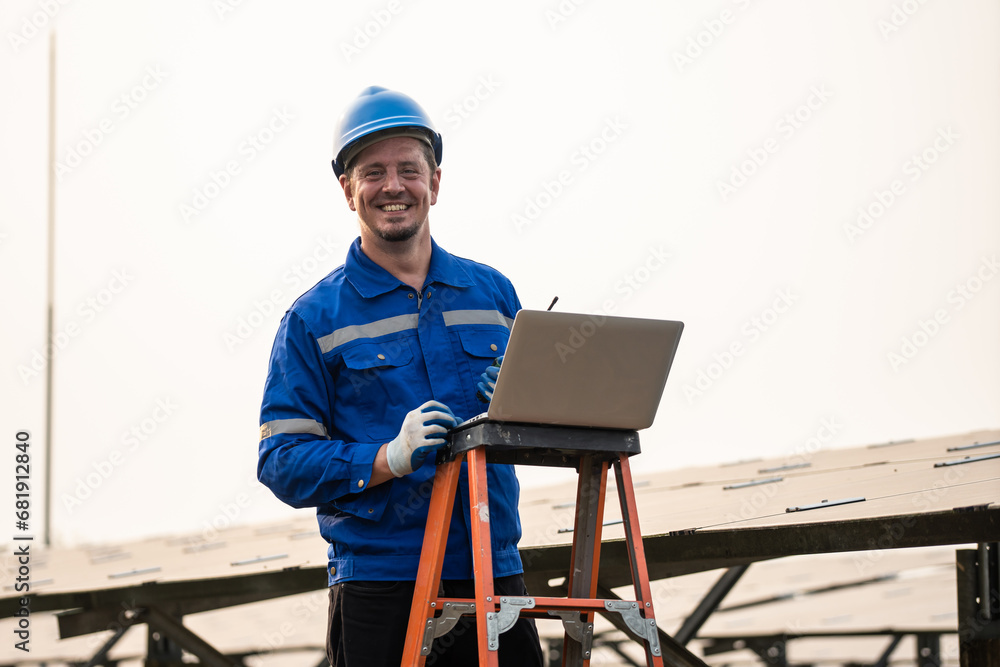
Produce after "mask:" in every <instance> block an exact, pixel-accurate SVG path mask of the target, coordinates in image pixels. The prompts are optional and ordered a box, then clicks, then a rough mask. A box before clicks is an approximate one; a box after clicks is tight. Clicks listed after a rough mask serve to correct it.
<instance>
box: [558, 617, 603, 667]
mask: <svg viewBox="0 0 1000 667" xmlns="http://www.w3.org/2000/svg"><path fill="white" fill-rule="evenodd" d="M549 615H550V616H558V617H559V618H560V619H562V624H563V629H564V630H565V631H566V634H567V635H569V636H570V638H571V639H575V640H576V641H578V642H580V645H581V646H582V647H583V658H584V660H587V659H589V658H590V650H591V648H592V647H593V644H594V624H593V623H584V622H583V621H581V620H580V612H578V611H558V610H555V609H550V610H549Z"/></svg>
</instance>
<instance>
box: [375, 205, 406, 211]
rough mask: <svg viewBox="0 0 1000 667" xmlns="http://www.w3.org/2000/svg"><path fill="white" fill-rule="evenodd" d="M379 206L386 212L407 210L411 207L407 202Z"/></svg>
mask: <svg viewBox="0 0 1000 667" xmlns="http://www.w3.org/2000/svg"><path fill="white" fill-rule="evenodd" d="M379 208H380V209H382V210H383V211H385V212H386V213H392V212H394V211H405V210H406V209H408V208H410V207H409V206H407V205H406V204H386V205H385V206H379Z"/></svg>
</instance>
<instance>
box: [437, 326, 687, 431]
mask: <svg viewBox="0 0 1000 667" xmlns="http://www.w3.org/2000/svg"><path fill="white" fill-rule="evenodd" d="M683 329H684V323H683V322H674V321H670V320H652V319H643V318H635V317H611V316H607V315H583V314H577V313H563V312H554V311H544V310H521V311H518V313H517V315H516V317H515V318H514V325H513V327H511V332H510V340H509V341H508V342H507V351H506V353H505V355H504V360H503V364H502V366H501V367H500V374H499V376H498V377H497V382H496V388H495V389H494V391H493V399H492V400H491V401H490V406H489V409H488V410H487V411H486V412H485V413H483V414H481V415H477V416H476V417H473V418H472V419H469V420H466V421H465V422H463V423H461V424H459V425H458V426H457V427H456V428H463V427H465V426H469V425H473V424H476V423H479V422H482V421H486V420H489V421H502V422H519V423H527V424H552V425H559V426H585V427H594V428H609V429H629V430H635V431H638V430H641V429H644V428H648V427H649V426H650V425H652V423H653V418H654V417H655V416H656V410H657V408H658V407H659V404H660V397H661V396H662V395H663V387H664V385H666V382H667V374H668V373H669V372H670V366H671V364H672V363H673V360H674V354H675V353H676V352H677V344H678V343H679V341H680V337H681V332H682V331H683Z"/></svg>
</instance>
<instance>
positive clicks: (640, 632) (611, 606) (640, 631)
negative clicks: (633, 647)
mask: <svg viewBox="0 0 1000 667" xmlns="http://www.w3.org/2000/svg"><path fill="white" fill-rule="evenodd" d="M604 608H605V609H607V610H608V611H609V612H614V613H616V614H621V617H622V620H623V621H625V625H627V626H628V629H629V630H631V631H632V632H634V633H635V635H636V636H637V637H639V638H640V639H644V640H646V641H647V642H649V651H650V653H652V654H653V655H660V633H659V631H658V630H657V627H656V621H655V620H653V619H648V620H647V619H645V618H643V617H642V616H640V615H639V603H638V602H629V601H628V600H605V601H604Z"/></svg>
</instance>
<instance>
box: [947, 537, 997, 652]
mask: <svg viewBox="0 0 1000 667" xmlns="http://www.w3.org/2000/svg"><path fill="white" fill-rule="evenodd" d="M998 556H1000V544H998V543H997V542H990V543H980V544H979V546H978V548H977V549H959V550H957V551H956V552H955V564H956V572H955V575H956V588H957V591H958V640H959V651H960V653H959V656H960V657H959V660H960V664H961V665H962V667H1000V558H998Z"/></svg>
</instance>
